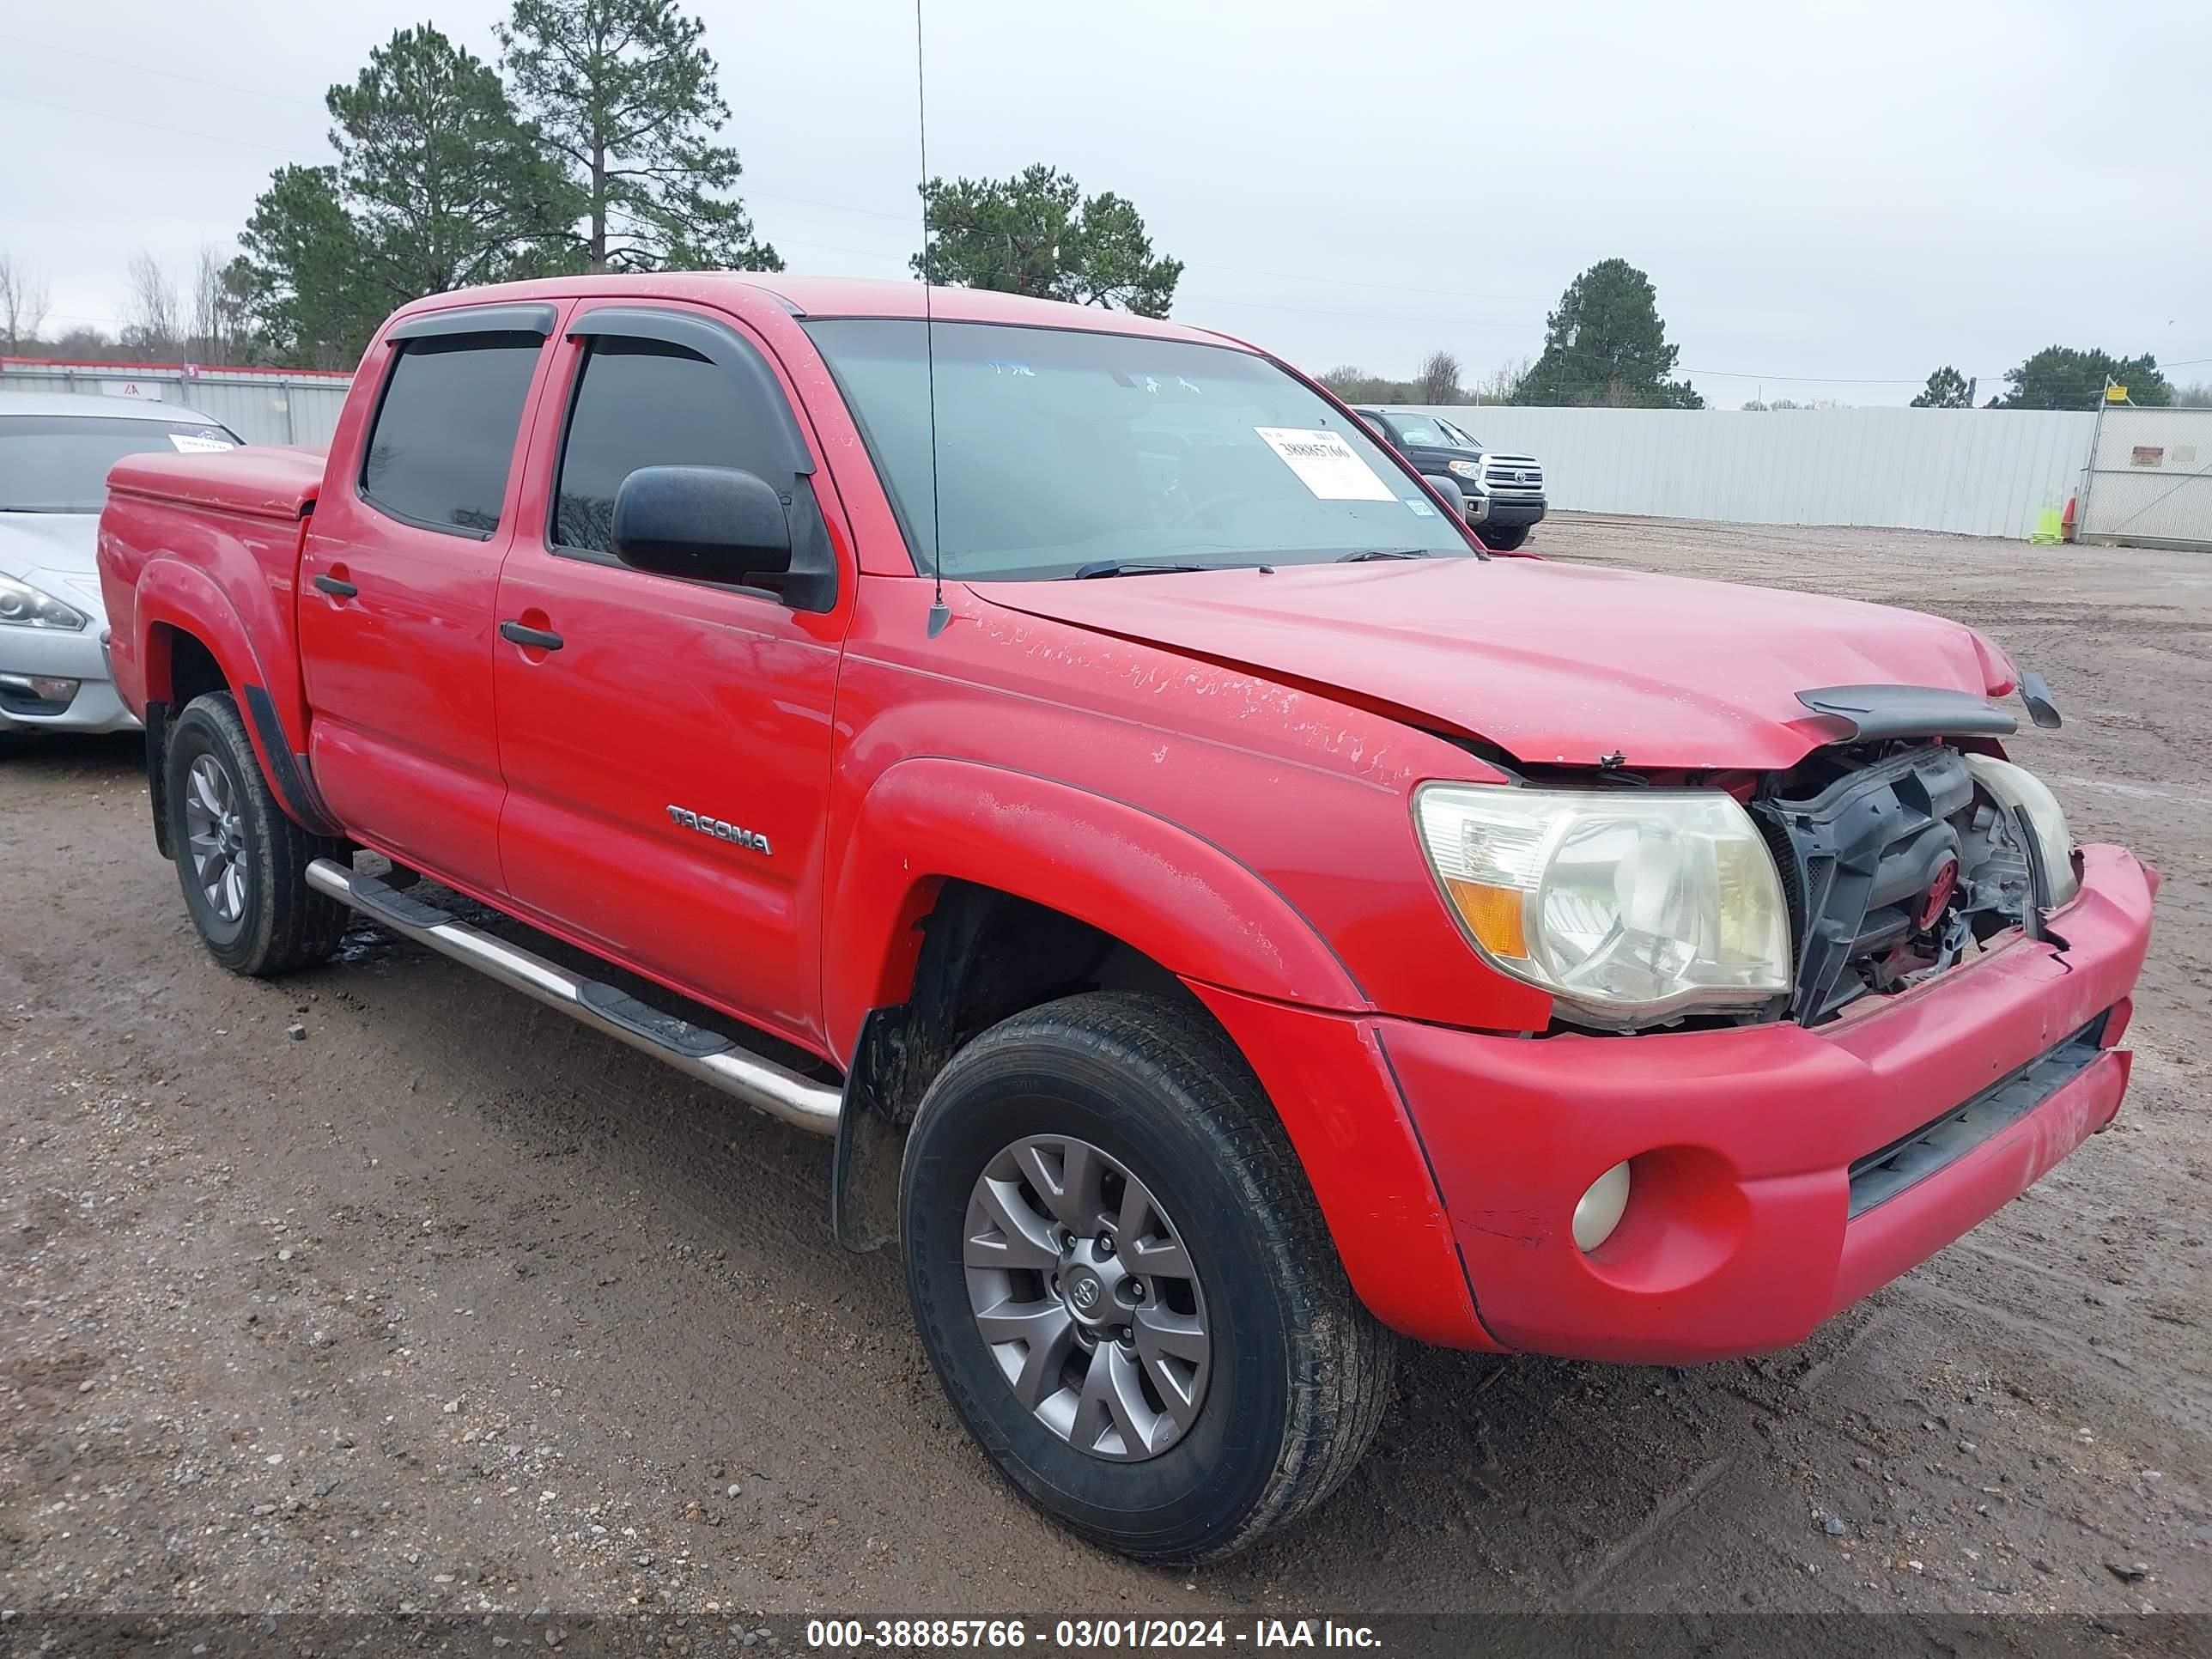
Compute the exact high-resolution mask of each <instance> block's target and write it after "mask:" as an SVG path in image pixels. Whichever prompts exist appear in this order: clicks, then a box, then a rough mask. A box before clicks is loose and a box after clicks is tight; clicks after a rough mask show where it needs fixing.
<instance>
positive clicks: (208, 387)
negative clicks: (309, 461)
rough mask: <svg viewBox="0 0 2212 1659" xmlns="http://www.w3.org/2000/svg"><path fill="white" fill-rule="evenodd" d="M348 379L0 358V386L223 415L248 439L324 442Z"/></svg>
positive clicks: (299, 372)
mask: <svg viewBox="0 0 2212 1659" xmlns="http://www.w3.org/2000/svg"><path fill="white" fill-rule="evenodd" d="M352 380H353V377H352V376H351V375H350V374H331V373H324V372H321V371H318V370H314V369H263V368H185V367H183V366H181V365H177V364H131V363H46V362H29V361H27V360H25V359H22V358H20V357H10V358H5V359H0V391H7V392H100V393H104V394H106V395H107V396H109V397H114V398H146V399H151V400H154V401H157V402H161V403H165V404H179V405H181V406H183V407H185V408H187V409H191V410H197V411H198V412H199V413H200V414H202V415H205V416H209V417H210V419H213V420H217V421H220V422H222V423H223V424H224V425H225V426H227V427H228V428H230V429H231V430H232V431H233V432H235V433H236V434H238V435H239V436H240V437H241V438H243V439H245V440H246V442H248V443H250V444H308V445H315V446H320V445H323V444H327V443H328V442H329V441H331V432H332V431H333V430H335V429H336V428H337V423H338V410H339V409H340V408H341V407H343V404H344V403H345V395H346V387H347V386H349V385H350V384H351V383H352Z"/></svg>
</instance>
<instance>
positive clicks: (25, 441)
mask: <svg viewBox="0 0 2212 1659" xmlns="http://www.w3.org/2000/svg"><path fill="white" fill-rule="evenodd" d="M236 447H238V435H237V434H236V433H234V432H233V431H231V430H230V429H229V428H228V427H221V426H216V425H213V424H211V423H210V422H205V421H162V420H137V419H133V418H130V417H126V416H110V415H0V513H97V512H99V511H100V507H101V506H102V505H103V504H104V503H105V502H106V499H107V469H108V468H110V467H111V466H113V465H115V464H116V462H118V461H119V460H121V459H123V458H124V457H125V455H146V454H154V455H174V454H178V453H184V454H195V453H199V452H201V451H203V450H216V449H235V448H236Z"/></svg>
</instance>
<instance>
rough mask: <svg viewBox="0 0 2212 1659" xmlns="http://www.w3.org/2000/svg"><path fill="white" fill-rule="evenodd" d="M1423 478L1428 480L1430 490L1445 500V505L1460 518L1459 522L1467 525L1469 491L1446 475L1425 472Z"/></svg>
mask: <svg viewBox="0 0 2212 1659" xmlns="http://www.w3.org/2000/svg"><path fill="white" fill-rule="evenodd" d="M1421 476H1422V477H1424V478H1425V479H1427V480H1428V483H1429V488H1430V489H1433V490H1435V491H1436V492H1437V495H1441V496H1443V498H1444V503H1445V505H1446V506H1448V507H1450V508H1451V510H1452V511H1453V513H1455V514H1456V515H1457V516H1458V518H1459V521H1460V522H1461V523H1462V524H1465V523H1466V522H1467V491H1465V490H1464V489H1461V488H1460V487H1459V485H1458V484H1457V483H1455V481H1454V480H1453V479H1452V478H1450V477H1449V476H1447V475H1446V474H1444V473H1441V472H1424V473H1423V474H1422V475H1421Z"/></svg>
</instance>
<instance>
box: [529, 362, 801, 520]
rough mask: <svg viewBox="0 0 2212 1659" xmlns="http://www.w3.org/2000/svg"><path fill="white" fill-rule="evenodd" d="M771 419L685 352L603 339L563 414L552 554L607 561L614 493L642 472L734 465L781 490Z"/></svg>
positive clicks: (737, 387)
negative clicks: (603, 556)
mask: <svg viewBox="0 0 2212 1659" xmlns="http://www.w3.org/2000/svg"><path fill="white" fill-rule="evenodd" d="M775 413H776V412H775V411H773V410H769V409H765V408H763V407H760V406H758V404H757V400H756V399H755V398H752V397H751V396H750V395H749V394H748V392H747V390H746V388H745V386H744V382H743V381H742V380H739V379H738V376H736V375H734V374H731V373H730V372H729V371H728V370H726V369H724V368H719V367H717V366H716V365H715V364H714V363H710V362H708V361H707V360H706V359H705V358H704V357H702V356H699V354H698V353H696V352H695V351H692V350H690V349H688V348H686V347H684V346H680V345H675V344H671V343H667V342H665V341H660V340H647V339H633V338H629V337H622V336H617V335H609V336H605V337H601V338H599V339H597V340H595V341H594V342H593V343H592V349H591V354H590V356H587V357H586V358H585V360H584V368H583V374H582V378H581V379H580V380H579V381H578V383H577V386H576V392H575V398H574V403H573V404H572V405H571V408H570V410H569V415H568V441H567V443H566V445H565V447H563V449H562V454H561V476H560V480H559V483H557V484H556V486H555V494H554V498H553V541H554V544H555V545H556V546H557V547H562V548H567V549H569V550H574V551H578V552H585V553H605V552H606V551H607V550H608V548H609V546H610V544H611V536H610V532H611V529H612V527H613V525H614V514H615V492H616V491H617V489H620V488H621V487H622V481H623V479H624V478H627V477H629V475H630V474H631V473H633V472H635V471H637V469H638V468H640V467H641V466H735V467H742V468H744V470H745V471H748V472H752V473H757V475H759V476H760V477H763V478H765V479H766V480H768V482H769V483H771V484H773V485H775V487H776V489H779V490H783V491H788V490H789V489H791V487H792V477H791V474H790V471H789V469H788V465H787V462H786V461H785V460H784V459H783V456H784V450H783V448H782V446H781V442H780V441H779V438H778V432H779V428H778V427H777V425H776V422H775Z"/></svg>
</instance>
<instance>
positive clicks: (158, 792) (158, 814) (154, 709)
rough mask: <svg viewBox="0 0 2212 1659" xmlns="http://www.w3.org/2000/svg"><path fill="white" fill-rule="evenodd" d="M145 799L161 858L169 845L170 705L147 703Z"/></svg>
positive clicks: (164, 855) (171, 856) (172, 855)
mask: <svg viewBox="0 0 2212 1659" xmlns="http://www.w3.org/2000/svg"><path fill="white" fill-rule="evenodd" d="M145 724H146V800H147V804H148V805H149V806H151V807H152V808H153V811H154V846H155V850H156V851H158V852H159V853H160V854H161V856H162V857H163V858H165V859H166V858H173V857H174V856H175V854H173V852H172V851H171V850H170V846H169V705H168V704H167V703H166V702H149V703H148V704H147V705H146V717H145Z"/></svg>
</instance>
